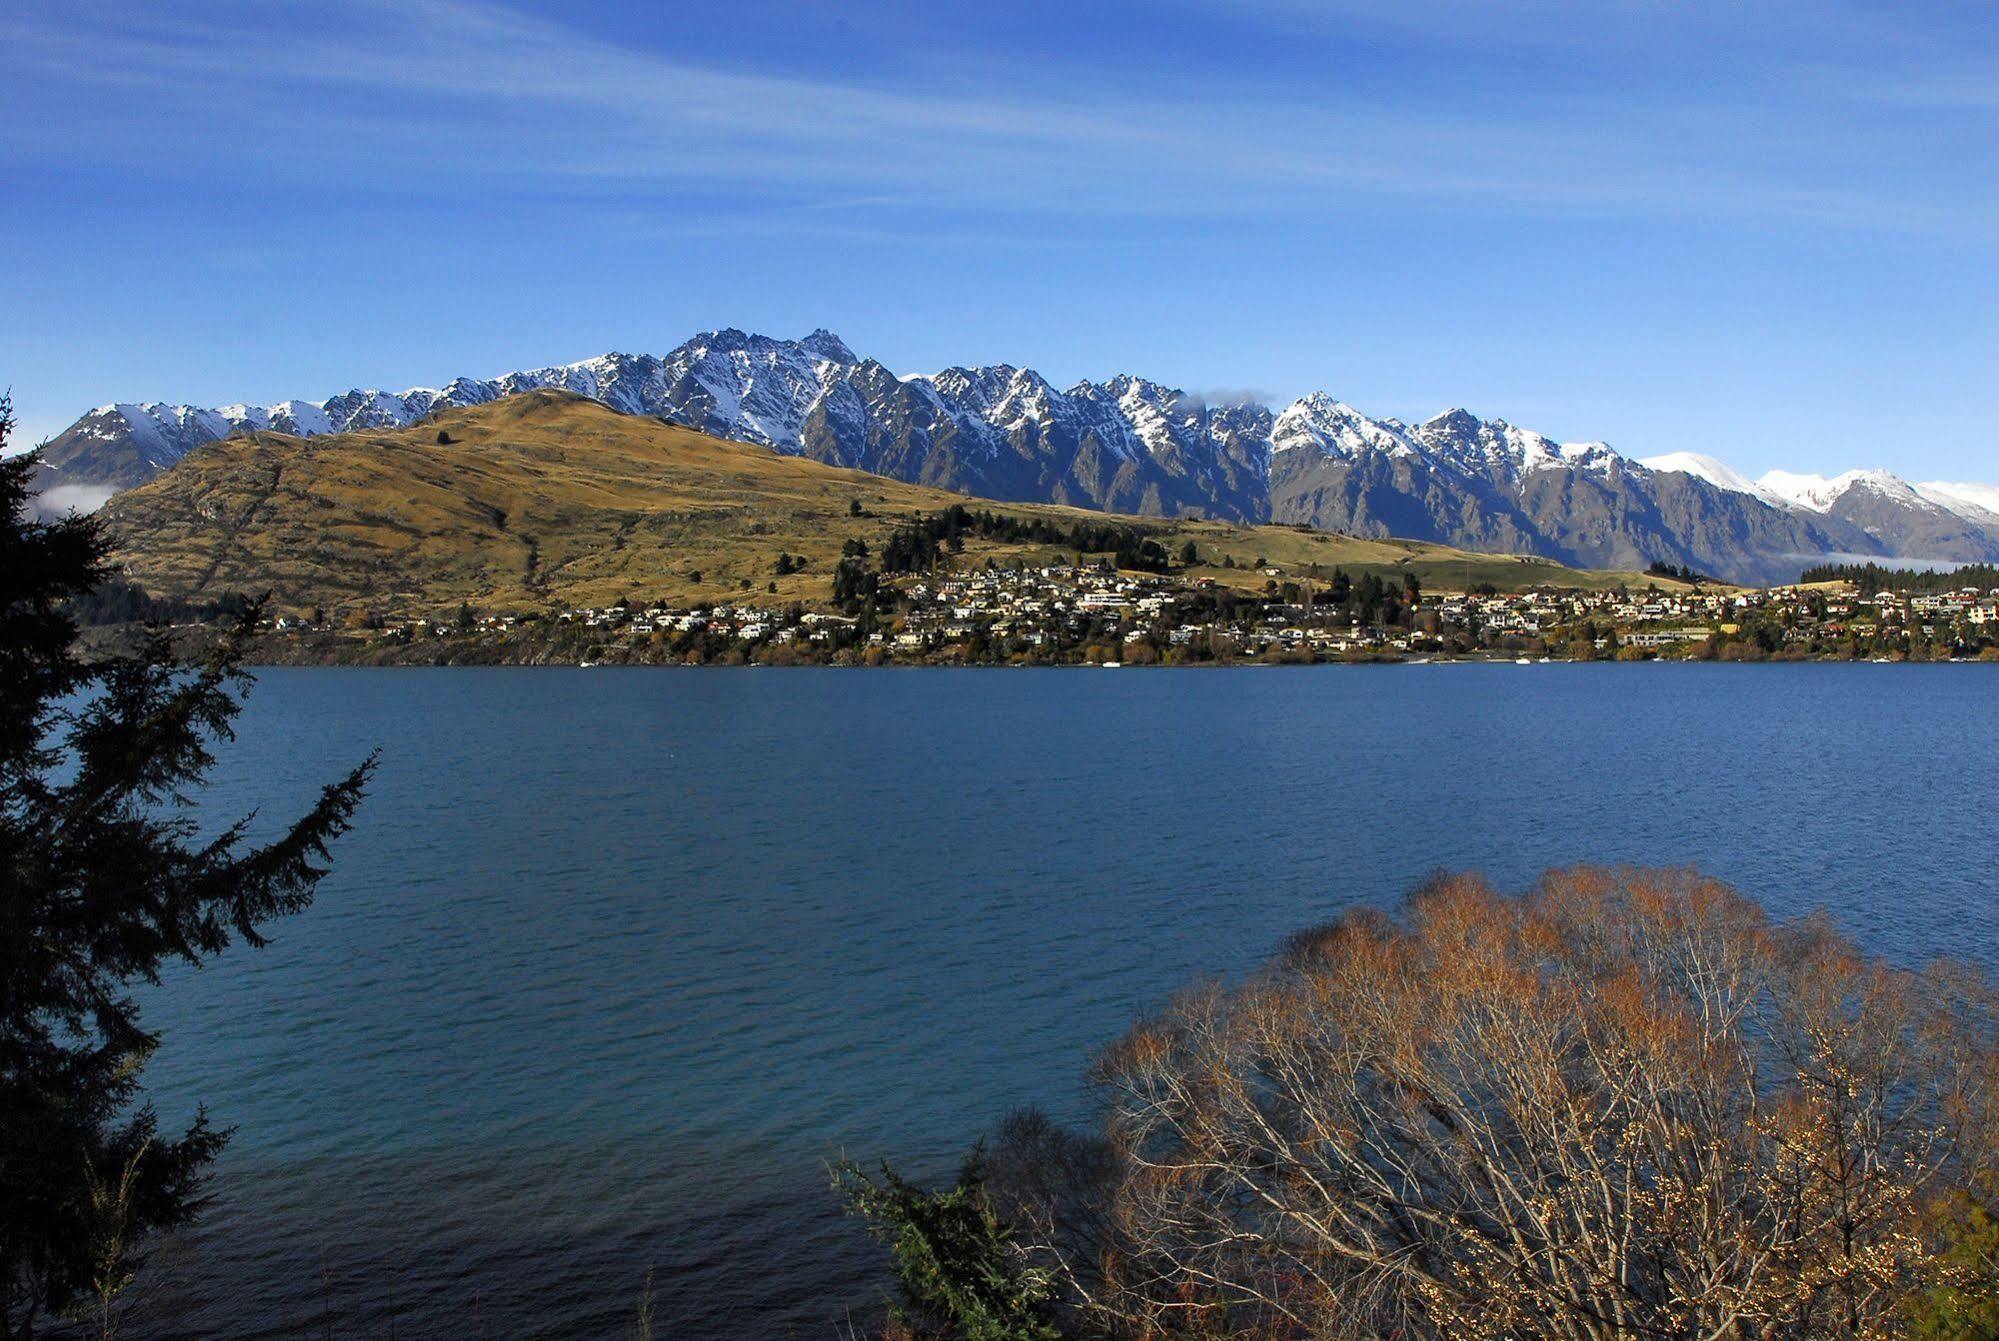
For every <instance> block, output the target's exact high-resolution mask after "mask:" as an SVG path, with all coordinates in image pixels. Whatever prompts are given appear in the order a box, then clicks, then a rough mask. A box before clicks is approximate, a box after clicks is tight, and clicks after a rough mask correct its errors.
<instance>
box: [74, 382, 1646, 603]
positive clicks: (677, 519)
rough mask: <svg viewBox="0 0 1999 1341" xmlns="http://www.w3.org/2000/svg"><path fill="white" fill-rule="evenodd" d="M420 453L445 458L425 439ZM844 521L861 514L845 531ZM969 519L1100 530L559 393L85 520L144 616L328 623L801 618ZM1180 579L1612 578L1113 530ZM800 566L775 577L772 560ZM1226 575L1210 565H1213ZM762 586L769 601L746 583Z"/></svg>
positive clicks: (1296, 539)
mask: <svg viewBox="0 0 1999 1341" xmlns="http://www.w3.org/2000/svg"><path fill="white" fill-rule="evenodd" d="M440 435H442V437H443V438H444V439H446V440H443V441H440ZM856 501H858V502H859V504H860V505H861V507H862V509H863V515H859V516H856V515H853V513H852V505H853V504H854V503H855V502H856ZM952 503H971V504H974V505H976V506H981V507H990V508H992V509H994V510H996V511H1000V512H1004V513H1008V514H1011V515H1016V516H1021V517H1030V516H1042V517H1047V518H1050V519H1054V520H1058V521H1060V522H1062V523H1064V524H1066V523H1067V522H1069V521H1072V520H1076V519H1085V518H1086V519H1091V520H1099V521H1101V520H1103V519H1104V518H1103V514H1100V513H1091V512H1080V511H1077V510H1074V509H1069V508H1059V507H1051V506H1045V505H1027V504H985V503H981V502H979V501H978V500H969V499H966V498H965V497H963V496H962V495H958V494H950V493H945V492H942V491H940V490H936V489H928V488H923V487H921V486H917V485H910V484H903V483H900V482H898V481H895V480H890V479H886V478H883V477H881V476H878V475H867V474H863V473H861V472H858V471H851V470H841V469H837V468H834V467H830V466H825V465H821V464H819V463H817V462H813V461H807V460H803V459H800V458H798V457H789V456H781V455H779V454H777V453H775V452H772V451H770V450H768V449H766V448H763V447H756V446H750V445H748V444H744V443H737V442H727V441H723V440H720V439H717V438H711V437H708V436H706V435H704V434H701V433H696V432H694V431H692V430H690V429H685V428H678V427H674V426H671V425H668V424H664V423H661V422H658V421H656V420H652V419H645V418H637V417H633V416H629V415H621V414H618V413H616V412H614V411H612V410H609V409H607V408H605V407H604V406H602V405H599V404H597V403H595V402H593V401H588V400H584V399H582V398H581V397H577V396H573V395H570V394H567V393H564V392H550V391H542V392H534V393H531V394H529V395H524V396H516V397H512V398H509V399H507V400H502V401H497V402H494V403H493V404H490V405H482V406H476V407H471V408H465V409H452V410H446V411H444V412H442V413H440V414H439V415H437V416H436V417H435V418H434V419H432V420H430V421H427V422H426V423H424V424H422V425H420V426H418V427H414V428H409V429H400V430H390V431H382V432H361V433H347V434H338V435H332V436H327V437H319V438H306V439H300V438H292V437H287V436H284V435H282V434H271V433H262V434H255V435H251V436H245V437H239V438H229V439H225V440H223V441H221V442H217V443H212V444H210V445H208V446H206V447H203V448H201V449H199V450H198V451H196V452H194V453H192V454H191V455H189V456H188V457H187V458H186V459H185V460H184V461H183V462H182V463H181V464H179V465H177V466H175V467H174V468H173V469H171V470H169V471H167V472H166V473H165V474H163V475H161V476H160V477H158V478H157V479H155V480H154V481H153V482H152V483H150V484H148V485H146V486H144V487H142V488H138V489H134V490H131V491H129V492H127V493H123V494H120V495H119V496H118V497H116V498H115V499H113V500H112V502H111V504H110V505H109V506H108V507H107V509H106V512H105V516H106V518H107V521H108V524H109V526H110V528H111V533H112V535H113V538H114V542H115V543H116V545H117V557H118V559H119V560H120V562H122V563H123V565H124V566H125V569H126V575H127V576H128V577H129V578H130V579H131V580H132V581H134V582H136V583H137V584H139V585H140V586H141V587H144V588H145V589H146V590H148V591H150V592H152V593H154V594H156V595H162V596H184V597H194V598H201V597H213V596H217V595H221V594H223V593H226V592H231V591H240V592H246V593H251V594H256V593H260V592H266V591H268V592H270V593H271V594H272V597H273V603H274V606H275V608H276V609H277V610H278V611H280V612H282V611H286V610H309V609H312V608H314V607H323V608H324V609H326V610H327V611H329V612H330V613H332V614H334V615H336V616H337V615H340V614H344V613H356V612H374V613H378V614H383V615H407V614H421V613H437V612H442V611H447V610H452V609H456V608H457V606H458V605H459V604H460V603H461V602H468V603H470V604H471V605H473V606H475V607H477V608H480V609H482V610H542V609H549V608H555V607H573V606H584V605H607V604H610V603H612V602H613V601H615V600H617V599H618V598H619V597H626V596H628V597H631V598H632V599H634V600H665V601H669V602H673V603H692V602H695V601H700V600H713V599H719V598H726V597H731V596H741V595H743V594H744V593H745V592H746V591H750V592H754V593H756V595H757V598H758V599H759V600H761V601H766V602H768V601H773V600H784V601H790V600H798V601H804V602H808V603H811V602H819V601H823V600H824V599H825V598H826V596H827V593H828V588H829V584H830V581H831V576H832V572H833V569H834V566H835V565H836V563H837V562H838V559H839V555H840V549H841V545H842V544H843V543H844V542H845V541H846V540H848V539H849V538H860V539H863V540H865V541H866V542H867V543H868V545H869V546H870V547H871V548H872V549H877V550H878V549H879V546H880V544H881V542H883V541H884V540H885V539H886V538H887V537H888V535H889V534H890V533H891V532H892V531H893V530H894V528H895V527H896V525H897V524H898V523H899V522H900V521H901V520H902V519H904V518H906V517H909V516H913V515H917V514H923V513H932V512H936V511H938V510H939V509H942V508H945V507H948V506H950V505H951V504H952ZM1120 520H1124V521H1128V522H1129V523H1130V524H1132V525H1135V526H1141V527H1144V528H1145V529H1146V530H1147V532H1148V533H1149V534H1152V535H1154V536H1156V537H1157V538H1159V539H1160V541H1161V542H1162V543H1163V544H1165V545H1167V547H1168V548H1169V550H1170V551H1172V552H1174V553H1176V554H1177V553H1178V552H1179V550H1180V547H1181V546H1182V545H1183V544H1184V543H1185V542H1186V541H1187V540H1189V539H1191V540H1193V541H1194V542H1195V544H1196V546H1197V547H1198V549H1199V552H1200V557H1201V561H1202V566H1201V567H1200V568H1198V569H1197V570H1195V575H1197V576H1212V577H1215V578H1217V579H1218V580H1222V581H1227V582H1232V583H1236V584H1239V585H1242V586H1245V587H1249V586H1256V587H1260V586H1261V585H1262V584H1263V582H1264V581H1265V574H1264V573H1262V572H1261V571H1256V567H1257V563H1256V561H1257V560H1258V559H1262V560H1264V561H1265V562H1264V564H1263V565H1262V566H1267V567H1275V568H1278V569H1280V570H1282V572H1283V573H1284V574H1285V575H1286V576H1290V575H1292V574H1300V575H1302V574H1304V573H1305V572H1306V571H1307V570H1308V568H1309V567H1310V565H1313V564H1317V565H1320V567H1321V569H1322V571H1323V572H1326V573H1330V572H1331V570H1332V568H1333V567H1334V566H1336V565H1337V566H1341V567H1344V568H1346V569H1347V570H1348V571H1349V572H1350V573H1355V574H1358V573H1360V572H1362V571H1367V570H1375V571H1380V572H1383V573H1385V574H1391V573H1392V574H1399V573H1401V572H1403V571H1405V570H1413V571H1415V572H1416V573H1417V574H1418V576H1419V577H1420V578H1421V579H1422V581H1423V583H1424V585H1425V587H1426V588H1428V589H1432V590H1436V589H1446V588H1462V587H1463V586H1465V585H1466V584H1467V583H1469V582H1492V583H1494V584H1495V585H1497V586H1499V587H1501V588H1502V589H1506V588H1518V587H1522V586H1528V585H1534V584H1537V583H1545V582H1553V583H1557V584H1559V585H1564V586H1603V585H1608V584H1612V583H1615V582H1619V581H1623V580H1627V579H1629V580H1634V581H1638V582H1640V583H1641V584H1642V582H1643V579H1637V578H1634V577H1633V575H1629V574H1625V575H1616V574H1603V573H1589V572H1582V571H1578V570H1572V569H1567V568H1563V567H1562V566H1560V565H1558V564H1554V563H1550V562H1548V561H1546V560H1541V559H1528V558H1515V557H1512V556H1505V555H1498V556H1495V555H1488V554H1468V553H1465V552H1463V551H1459V550H1453V549H1447V548H1444V547H1441V546H1435V545H1425V544H1418V543H1414V542H1406V541H1392V540H1391V541H1380V540H1359V539H1355V538H1352V537H1348V536H1336V535H1328V534H1324V533H1319V532H1311V531H1304V530H1301V529H1297V528H1293V527H1280V526H1262V527H1239V526H1231V525H1228V524H1225V523H1219V522H1205V521H1176V520H1160V519H1158V518H1123V519H1120ZM780 553H787V554H790V555H793V556H799V557H803V558H804V559H805V561H806V566H805V568H804V569H803V570H802V571H799V572H796V573H793V574H791V575H789V576H785V577H777V576H776V574H775V568H776V565H777V559H778V555H779V554H780ZM1057 553H1059V551H1054V550H1050V549H1048V548H1047V547H1039V548H1037V547H1034V546H1018V545H997V544H988V543H983V542H978V541H974V542H972V543H971V544H970V545H968V547H967V549H966V552H965V554H964V555H963V556H960V558H959V559H958V562H959V563H961V564H973V565H977V564H982V563H983V562H985V560H986V559H987V558H996V559H1000V560H1002V561H1005V560H1009V559H1011V558H1014V557H1023V558H1029V559H1039V558H1052V557H1054V556H1055V555H1056V554H1057ZM1225 556H1226V557H1230V558H1233V559H1234V561H1235V563H1236V565H1238V566H1237V567H1235V568H1233V569H1231V568H1226V567H1222V566H1220V565H1221V564H1222V563H1223V559H1224V557H1225ZM772 581H775V582H776V583H777V595H776V596H775V597H773V596H771V594H770V592H769V590H768V584H769V583H771V582H772Z"/></svg>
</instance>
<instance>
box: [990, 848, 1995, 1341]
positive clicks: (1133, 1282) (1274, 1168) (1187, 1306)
mask: <svg viewBox="0 0 1999 1341" xmlns="http://www.w3.org/2000/svg"><path fill="white" fill-rule="evenodd" d="M1994 1020H1995V1009H1994V1000H1993V997H1992V994H1991V992H1990V989H1989V987H1988V985H1987V984H1986V983H1985V982H1984V980H1983V979H1981V978H1979V977H1978V976H1977V975H1975V974H1972V973H1970V972H1968V971H1965V970H1962V969H1956V968H1950V967H1946V966H1939V967H1937V968H1933V969H1929V970H1924V971H1920V972H1918V971H1909V970H1904V969H1900V968H1895V967H1891V966H1888V965H1885V964H1883V963H1880V962H1878V961H1875V960H1873V959H1871V958H1869V957H1867V956H1865V955H1863V954H1862V953H1861V952H1860V951H1858V950H1857V949H1856V948H1855V947H1854V945H1853V944H1852V943H1850V942H1849V941H1847V940H1845V939H1844V938H1842V937H1841V936H1839V935H1838V934H1836V933H1835V932H1834V931H1833V930H1832V929H1831V928H1830V927H1829V926H1828V925H1827V924H1825V923H1824V922H1823V921H1808V922H1804V923H1799V924H1793V925H1777V924H1773V923H1772V922H1771V921H1770V920H1769V919H1767V918H1766V917H1765V916H1764V914H1763V913H1762V912H1761V911H1760V910H1759V909H1758V908H1757V907H1756V906H1755V905H1754V904H1753V903H1751V902H1750V901H1749V900H1747V899H1745V898H1744V897H1742V896H1741V895H1739V894H1737V893H1736V892H1734V891H1733V890H1731V889H1729V888H1727V887H1726V886H1724V885H1721V884H1719V883H1717V882H1715V881H1712V880H1708V879H1704V878H1701V877H1699V876H1697V875H1695V874H1692V873H1690V872H1682V871H1642V870H1604V869H1596V868H1578V869H1571V870H1562V871H1556V872H1552V873H1550V874H1548V875H1547V876H1545V877H1544V878H1543V879H1542V880H1541V881H1540V883H1539V884H1538V886H1536V887H1535V888H1534V889H1533V890H1531V891H1530V892H1528V893H1526V894H1524V895H1519V896H1509V895H1503V894H1500V893H1498V892H1496V891H1494V890H1493V889H1492V888H1491V887H1490V886H1489V885H1488V884H1487V883H1486V882H1485V881H1484V880H1482V879H1480V878H1478V877H1472V876H1456V877H1444V878H1439V879H1435V880H1433V881H1431V882H1430V883H1428V884H1427V885H1425V886H1424V887H1423V888H1422V889H1420V890H1419V891H1418V892H1417V893H1415V894H1414V895H1412V896H1411V898H1410V900H1409V903H1408V907H1407V911H1406V916H1404V917H1403V918H1400V919H1391V918H1390V917H1388V916H1386V915H1384V914H1381V913H1379V912H1373V911H1359V912H1354V913H1352V914H1349V915H1348V916H1346V917H1344V918H1342V919H1341V920H1340V921H1338V922H1336V923H1334V924H1332V925H1331V926H1328V927H1325V928H1323V929H1320V930H1317V931H1314V932H1311V933H1308V934H1305V935H1301V936H1299V937H1297V938H1295V940H1294V941H1293V943H1292V944H1291V946H1290V947H1289V950H1288V951H1287V953H1286V954H1285V955H1284V956H1283V957H1282V958H1281V959H1280V960H1279V961H1278V962H1277V963H1276V964H1274V965H1273V966H1272V967H1271V968H1270V969H1268V970H1267V971H1266V972H1264V973H1262V974H1261V975H1259V976H1257V977H1256V978H1254V979H1253V980H1251V981H1249V982H1247V983H1245V984H1242V985H1240V986H1234V987H1224V986H1210V987H1207V988H1203V989H1201V990H1198V991H1193V992H1190V993H1188V994H1186V995H1185V996H1183V997H1182V998H1180V999H1179V1000H1177V1001H1176V1002H1174V1003H1173V1004H1172V1006H1171V1007H1170V1008H1169V1009H1167V1010H1165V1011H1164V1012H1163V1013H1161V1014H1160V1015H1158V1016H1157V1017H1156V1018H1153V1019H1149V1020H1146V1021H1144V1022H1142V1023H1141V1024H1139V1025H1138V1026H1137V1027H1136V1028H1134V1029H1133V1030H1132V1031H1131V1032H1130V1033H1129V1034H1128V1035H1127V1036H1126V1037H1125V1038H1123V1039H1122V1040H1121V1041H1119V1042H1118V1043H1117V1044H1116V1045H1115V1046H1113V1047H1112V1048H1111V1049H1109V1051H1108V1052H1107V1053H1106V1054H1105V1055H1104V1056H1103V1058H1102V1059H1101V1061H1100V1062H1099V1064H1098V1066H1097V1068H1096V1073H1095V1079H1096V1082H1097V1084H1098V1086H1099V1087H1100V1090H1101V1094H1102V1097H1103V1100H1104V1103H1105V1125H1104V1131H1103V1137H1102V1140H1101V1141H1098V1142H1087V1143H1083V1142H1078V1140H1077V1138H1073V1137H1066V1136H1062V1135H1060V1134H1059V1133H1053V1132H1051V1131H1050V1130H1049V1129H1048V1128H1047V1127H1046V1126H1045V1124H1037V1123H1032V1122H1029V1123H1025V1124H1018V1125H1017V1126H1016V1129H1015V1131H1014V1133H1013V1136H1012V1138H1011V1139H1007V1138H1005V1137H1004V1136H1003V1139H1002V1141H1001V1142H1000V1143H999V1147H998V1148H997V1150H996V1165H995V1167H996V1168H997V1169H999V1170H1000V1171H1001V1172H1002V1173H1005V1172H1006V1170H1007V1169H1008V1168H1009V1167H1010V1169H1011V1171H1012V1172H1011V1175H1010V1181H1011V1191H1008V1192H1004V1193H998V1194H996V1195H998V1196H999V1197H1000V1199H1001V1200H1002V1201H1003V1202H1004V1203H1005V1206H1006V1211H1007V1214H1008V1215H1009V1217H1010V1218H1011V1219H1012V1220H1013V1221H1014V1222H1015V1223H1016V1225H1017V1226H1018V1230H1017V1232H1018V1235H1019V1239H1018V1241H1020V1242H1023V1243H1031V1244H1032V1245H1034V1246H1033V1248H1032V1252H1033V1254H1034V1255H1035V1256H1036V1257H1037V1258H1038V1259H1039V1261H1040V1262H1041V1263H1042V1264H1043V1265H1045V1266H1048V1267H1051V1268H1052V1269H1053V1270H1054V1271H1055V1272H1056V1273H1057V1275H1058V1276H1059V1278H1060V1279H1061V1280H1063V1281H1064V1282H1065V1283H1066V1286H1067V1289H1068V1291H1069V1305H1070V1308H1071V1309H1072V1315H1071V1316H1072V1318H1073V1320H1074V1322H1075V1323H1076V1324H1077V1325H1079V1326H1080V1327H1083V1328H1087V1329H1088V1330H1092V1331H1103V1332H1107V1333H1111V1334H1115V1335H1122V1336H1132V1337H1165V1336H1187V1335H1211V1336H1228V1337H1234V1338H1247V1337H1272V1338H1278V1337H1282V1338H1306V1337H1310V1338H1337V1337H1384V1338H1386V1337H1394V1338H1465V1337H1492V1338H1501V1337H1503V1338H1521V1339H1525V1338H1549V1339H1550V1341H1555V1339H1560V1341H1598V1339H1608V1338H1659V1339H1661V1341H1724V1339H1728V1341H1749V1339H1751V1338H1754V1339H1755V1341H1775V1339H1777V1338H1807V1337H1811V1338H1819V1337H1880V1336H1889V1335H1894V1334H1896V1333H1897V1329H1898V1326H1899V1322H1898V1319H1899V1318H1900V1317H1901V1313H1900V1311H1899V1310H1900V1309H1901V1308H1902V1307H1903V1305H1904V1302H1905V1300H1907V1299H1908V1298H1909V1297H1910V1296H1911V1295H1912V1294H1914V1293H1915V1292H1917V1291H1919V1290H1923V1289H1927V1288H1932V1287H1934V1286H1936V1285H1937V1284H1939V1283H1940V1282H1941V1281H1943V1279H1944V1278H1945V1275H1946V1274H1947V1271H1948V1268H1947V1266H1946V1264H1945V1259H1944V1257H1943V1256H1942V1254H1940V1253H1939V1251H1938V1250H1937V1247H1936V1245H1935V1244H1934V1243H1933V1242H1932V1238H1931V1236H1930V1234H1929V1233H1928V1231H1927V1227H1928V1226H1930V1225H1931V1224H1932V1223H1933V1221H1932V1219H1931V1218H1930V1215H1931V1212H1932V1211H1933V1209H1934V1208H1935V1206H1936V1205H1937V1204H1938V1203H1939V1202H1940V1201H1941V1200H1942V1199H1944V1198H1946V1197H1948V1196H1950V1195H1953V1194H1955V1193H1956V1191H1957V1190H1958V1189H1961V1188H1963V1187H1965V1186H1967V1185H1969V1184H1970V1183H1971V1182H1972V1181H1974V1180H1975V1179H1977V1178H1979V1177H1981V1176H1983V1175H1984V1174H1985V1173H1986V1172H1987V1171H1988V1169H1989V1161H1988V1149H1987V1143H1986V1139H1985V1137H1986V1134H1987V1133H1988V1132H1989V1131H1990V1130H1991V1129H1992V1123H1991V1117H1992V1113H1993V1100H1994V1095H1993V1089H1994V1081H1995V1056H1999V1050H1995V1032H1994ZM1085 1146H1087V1147H1088V1150H1087V1154H1079V1152H1080V1151H1083V1150H1084V1148H1085ZM1053 1164H1061V1165H1063V1166H1064V1167H1066V1168H1068V1169H1071V1170H1075V1169H1086V1170H1087V1175H1086V1176H1085V1177H1081V1178H1077V1177H1069V1178H1053V1179H1051V1178H1049V1177H1048V1176H1047V1175H1046V1170H1047V1169H1048V1168H1049V1167H1051V1165H1053ZM1001 1181H1002V1182H1004V1181H1007V1180H1006V1179H1005V1178H1002V1179H1001Z"/></svg>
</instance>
